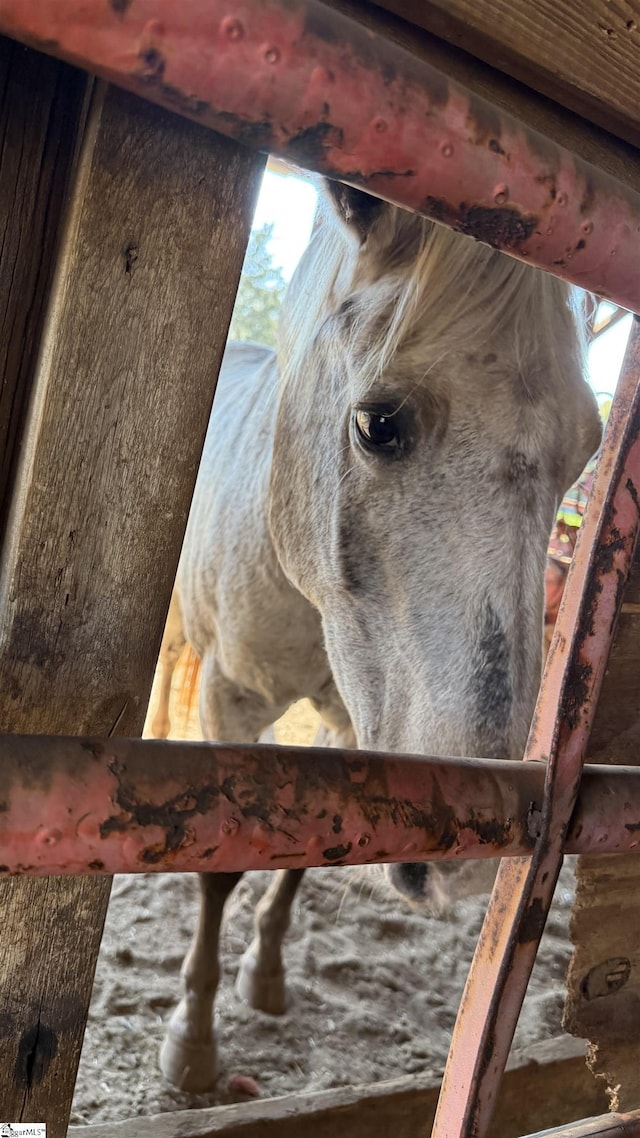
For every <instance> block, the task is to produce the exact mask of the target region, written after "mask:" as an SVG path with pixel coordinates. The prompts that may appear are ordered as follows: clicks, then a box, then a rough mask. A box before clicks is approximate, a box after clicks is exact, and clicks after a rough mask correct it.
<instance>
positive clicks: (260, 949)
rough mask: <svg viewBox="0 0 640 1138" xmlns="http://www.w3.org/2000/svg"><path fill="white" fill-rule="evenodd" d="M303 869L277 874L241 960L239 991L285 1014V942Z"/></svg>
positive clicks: (250, 1000)
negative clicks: (251, 939)
mask: <svg viewBox="0 0 640 1138" xmlns="http://www.w3.org/2000/svg"><path fill="white" fill-rule="evenodd" d="M303 873H304V869H281V870H279V871H278V872H277V873H276V874H275V875H274V879H273V881H272V882H271V884H270V886H269V888H268V889H267V892H266V893H265V894H264V897H262V898H261V900H260V901H259V902H258V904H257V906H256V913H255V923H254V934H255V935H254V940H253V942H252V944H251V945H250V947H249V948H248V949H247V951H246V952H245V954H244V956H243V957H242V960H241V961H240V968H239V971H238V977H237V980H236V990H237V992H238V995H240V996H241V997H242V999H243V1000H246V1001H247V1003H248V1004H250V1005H251V1007H252V1008H258V1010H259V1011H262V1012H269V1013H270V1014H271V1015H282V1013H283V1012H284V1010H285V1005H286V997H285V982H284V969H283V967H282V942H283V940H284V936H285V933H286V931H287V929H288V928H289V921H290V919H291V905H292V904H293V899H294V897H295V895H296V892H297V890H298V886H299V885H300V882H301V880H302V875H303Z"/></svg>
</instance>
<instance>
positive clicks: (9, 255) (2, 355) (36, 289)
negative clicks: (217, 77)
mask: <svg viewBox="0 0 640 1138" xmlns="http://www.w3.org/2000/svg"><path fill="white" fill-rule="evenodd" d="M92 82H93V81H92V80H91V79H90V78H89V76H87V75H86V74H85V73H83V72H81V71H76V70H75V68H73V67H69V66H68V65H67V64H64V63H60V62H59V61H57V60H55V59H49V58H43V56H42V55H40V54H39V53H37V52H35V51H30V50H29V49H27V48H24V47H22V45H21V44H17V43H15V42H14V41H12V40H8V39H4V38H0V154H1V155H2V161H1V162H0V233H2V235H3V237H2V255H1V257H0V330H1V333H0V532H1V530H2V527H3V525H4V522H5V521H6V513H7V509H8V498H9V492H10V479H11V471H12V468H13V463H14V458H15V454H16V451H17V449H18V448H19V442H20V436H21V431H22V428H23V424H24V416H25V414H26V409H27V404H28V400H29V394H30V392H31V385H32V381H33V373H34V369H35V365H36V355H37V350H38V344H39V339H40V329H41V325H42V320H43V315H44V309H45V306H46V302H47V298H48V293H49V288H50V285H51V278H52V273H53V266H54V260H55V252H56V248H57V244H58V241H59V240H60V231H61V226H62V217H63V212H64V202H65V196H66V193H67V188H68V184H69V179H70V177H71V173H72V170H73V167H74V162H75V158H76V155H77V145H76V144H77V140H78V136H79V133H81V125H82V121H83V118H84V114H85V111H86V107H87V103H88V92H89V91H90V89H91V86H92Z"/></svg>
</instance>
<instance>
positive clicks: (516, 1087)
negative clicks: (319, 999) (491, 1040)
mask: <svg viewBox="0 0 640 1138" xmlns="http://www.w3.org/2000/svg"><path fill="white" fill-rule="evenodd" d="M439 1092H440V1084H439V1083H437V1082H436V1081H435V1080H433V1079H431V1078H427V1077H426V1076H424V1075H422V1076H421V1075H409V1076H405V1077H403V1078H400V1079H390V1080H388V1081H386V1082H382V1083H370V1084H367V1085H365V1086H359V1087H340V1088H339V1089H337V1090H329V1091H316V1092H315V1093H313V1094H300V1093H298V1094H292V1095H286V1096H283V1097H282V1098H276V1099H270V1100H265V1101H259V1102H256V1101H254V1102H247V1103H241V1104H235V1105H233V1106H221V1107H216V1108H214V1109H213V1110H186V1111H175V1112H173V1113H171V1114H159V1115H155V1116H154V1117H153V1118H131V1119H127V1120H126V1121H124V1122H115V1123H102V1124H101V1125H98V1126H78V1127H71V1129H70V1130H69V1138H223V1136H224V1135H229V1136H230V1138H231V1136H232V1135H233V1136H235V1135H238V1138H240V1136H242V1138H271V1136H272V1135H273V1138H300V1135H301V1134H304V1138H335V1134H336V1133H339V1134H340V1138H371V1136H372V1135H377V1136H379V1138H386V1136H387V1135H393V1138H416V1135H417V1134H427V1133H428V1130H429V1127H430V1126H431V1124H432V1122H433V1117H434V1113H435V1108H436V1103H437V1100H438V1094H439ZM604 1110H606V1098H605V1096H604V1092H603V1090H602V1087H600V1086H598V1085H597V1084H596V1082H595V1080H594V1079H593V1078H592V1077H591V1075H590V1074H589V1072H588V1070H587V1068H586V1066H585V1062H584V1045H583V1044H582V1045H581V1044H579V1043H576V1041H575V1040H572V1039H570V1038H569V1037H564V1038H560V1039H553V1040H546V1041H545V1042H544V1043H541V1044H537V1045H536V1046H534V1047H531V1048H529V1049H527V1051H524V1052H520V1053H516V1054H514V1055H513V1056H512V1058H511V1060H510V1062H509V1066H508V1070H507V1074H506V1075H505V1078H504V1082H503V1085H502V1089H501V1091H500V1099H499V1102H498V1106H497V1108H496V1120H495V1122H494V1125H493V1128H492V1131H491V1138H516V1136H517V1135H520V1134H523V1133H525V1132H526V1131H527V1130H531V1129H538V1128H540V1127H542V1126H560V1125H562V1123H564V1122H570V1121H573V1119H574V1118H579V1117H585V1116H587V1115H592V1114H601V1113H603V1111H604Z"/></svg>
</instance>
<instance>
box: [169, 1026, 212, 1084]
mask: <svg viewBox="0 0 640 1138" xmlns="http://www.w3.org/2000/svg"><path fill="white" fill-rule="evenodd" d="M160 1070H161V1071H162V1074H163V1075H164V1077H165V1079H167V1081H168V1082H170V1083H171V1085H172V1086H174V1087H177V1088H178V1090H180V1091H187V1093H188V1094H192V1095H197V1094H204V1092H205V1091H210V1090H213V1088H214V1086H215V1083H216V1078H217V1075H218V1060H217V1051H216V1045H215V1041H214V1040H213V1039H212V1040H211V1041H210V1042H209V1043H189V1041H188V1040H186V1039H181V1038H180V1036H179V1034H177V1033H176V1032H175V1031H172V1029H171V1027H169V1030H168V1031H167V1034H166V1035H165V1038H164V1041H163V1043H162V1047H161V1048H160Z"/></svg>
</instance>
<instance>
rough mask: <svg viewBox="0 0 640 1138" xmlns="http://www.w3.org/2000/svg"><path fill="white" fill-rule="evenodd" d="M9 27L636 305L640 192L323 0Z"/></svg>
mask: <svg viewBox="0 0 640 1138" xmlns="http://www.w3.org/2000/svg"><path fill="white" fill-rule="evenodd" d="M0 31H4V32H5V33H6V34H7V35H10V36H13V37H15V38H16V39H19V40H22V41H23V42H25V43H28V44H31V45H33V46H34V47H38V48H41V49H42V50H43V51H47V52H49V53H52V54H54V55H58V56H61V57H62V58H65V59H68V60H70V61H71V62H74V63H77V64H79V65H80V66H82V67H86V68H88V69H89V70H92V71H96V72H97V73H98V74H100V75H102V76H104V77H106V78H108V79H109V80H111V81H112V82H114V83H117V84H120V85H122V86H125V87H128V88H129V89H131V90H133V91H135V92H136V93H137V94H139V95H142V96H144V97H145V98H147V99H151V100H153V101H155V102H158V103H161V104H163V105H164V106H166V107H169V108H170V109H173V110H175V111H177V112H178V113H180V114H184V115H187V116H188V117H190V118H193V119H196V120H197V121H199V122H202V123H203V124H205V125H207V126H210V127H213V128H215V129H216V130H218V131H220V132H221V133H223V134H227V135H230V136H231V137H233V138H236V139H238V140H239V141H240V142H243V143H246V144H247V145H249V146H253V147H256V148H258V149H260V150H265V151H272V152H273V153H274V154H276V155H279V156H281V157H284V158H289V159H292V160H293V161H295V162H297V163H300V164H301V165H303V166H306V167H308V168H309V169H311V170H317V171H319V172H320V173H324V174H327V175H329V176H330V177H333V178H339V179H342V180H345V181H348V182H352V183H356V184H358V185H361V186H363V187H365V188H366V189H368V190H369V191H371V192H373V193H374V194H378V195H380V196H382V197H385V198H388V199H389V200H391V201H394V202H397V203H398V204H400V205H403V206H406V207H408V208H409V209H412V210H416V211H418V212H420V213H423V214H424V215H425V216H427V217H430V218H433V219H434V220H436V221H441V222H444V223H445V224H447V225H450V226H452V227H453V228H454V229H457V230H459V231H460V232H463V233H468V234H470V235H471V236H472V237H475V238H478V239H479V240H481V241H484V242H486V243H488V244H490V245H493V246H495V247H496V248H499V249H503V250H504V251H505V252H507V253H511V254H512V255H514V256H517V257H519V258H521V259H523V260H525V261H527V262H529V263H531V264H532V265H538V266H539V267H541V268H543V269H547V270H549V271H550V272H552V273H555V275H556V276H562V277H564V278H565V279H566V280H568V281H572V282H573V283H574V284H577V285H581V286H582V287H583V288H586V289H590V290H592V291H593V292H595V293H597V294H598V295H600V296H603V297H608V298H610V299H611V300H614V301H615V302H616V303H617V304H620V305H622V306H623V307H625V308H632V309H635V310H636V311H637V310H640V274H639V273H638V271H637V266H638V263H640V195H639V194H637V193H636V192H634V191H633V190H631V189H630V188H628V187H625V186H623V185H622V184H621V183H619V182H618V181H617V180H616V179H614V178H612V177H610V176H609V175H607V174H605V173H603V172H602V171H600V170H597V169H596V168H595V167H593V166H591V165H589V164H588V163H586V162H584V161H582V160H581V159H579V158H577V157H574V156H573V155H571V154H570V153H569V151H567V150H565V149H563V148H562V147H560V146H558V145H557V143H555V142H554V141H553V140H551V139H548V138H544V137H543V136H542V135H540V134H538V133H537V132H536V131H534V130H532V129H531V128H529V127H527V126H525V125H523V124H522V123H520V122H518V121H517V120H516V119H514V118H512V117H511V116H510V115H508V114H506V113H504V112H503V111H498V110H496V108H494V107H493V106H491V104H490V103H488V102H486V101H485V100H484V99H482V98H480V97H479V96H477V95H475V94H473V93H472V92H470V91H469V90H467V89H466V88H465V87H463V86H462V85H461V84H460V83H457V82H455V81H453V80H451V79H449V78H448V77H447V76H446V75H445V74H443V73H442V72H440V71H438V70H437V69H436V68H434V67H432V66H431V65H429V64H427V63H426V62H423V61H419V60H417V59H416V58H415V57H414V56H412V55H411V54H410V53H409V52H408V51H406V50H405V49H404V48H402V47H400V46H399V45H397V44H395V43H392V42H390V41H388V40H385V39H383V38H382V37H379V36H375V35H373V34H372V33H371V32H369V31H368V30H366V29H364V28H363V27H362V26H361V25H360V24H358V23H357V22H356V21H355V20H353V19H352V18H350V17H349V16H347V15H344V14H342V13H340V12H337V11H335V10H333V9H330V8H327V7H325V6H324V5H323V4H322V3H320V2H319V0H233V3H231V0H206V3H205V2H203V0H182V2H181V3H180V4H179V5H176V4H175V3H174V0H137V2H136V3H135V4H131V5H129V4H122V3H118V4H116V3H107V2H106V0H103V2H100V3H93V4H87V3H86V2H85V0H38V3H37V4H34V3H33V0H0Z"/></svg>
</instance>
